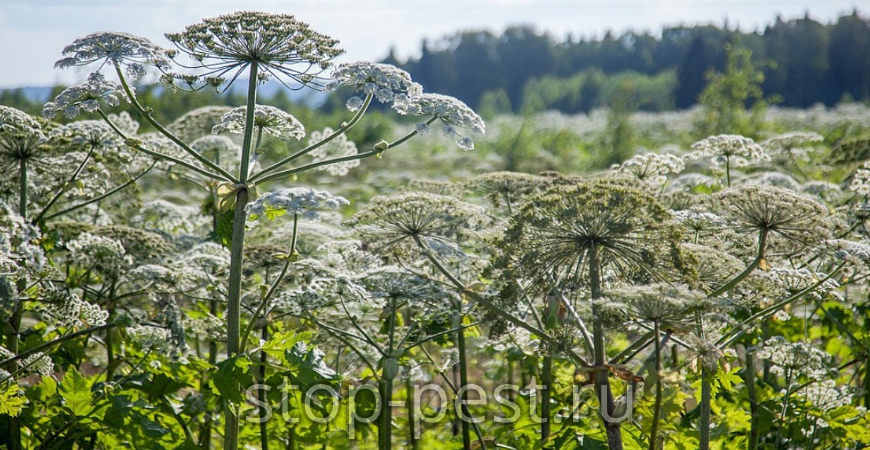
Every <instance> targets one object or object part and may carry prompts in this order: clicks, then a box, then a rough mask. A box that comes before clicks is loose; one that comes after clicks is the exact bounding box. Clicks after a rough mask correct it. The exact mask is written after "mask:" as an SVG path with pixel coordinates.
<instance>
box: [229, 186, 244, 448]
mask: <svg viewBox="0 0 870 450" xmlns="http://www.w3.org/2000/svg"><path fill="white" fill-rule="evenodd" d="M247 204H248V190H247V189H244V188H243V189H239V192H238V193H237V194H236V204H235V211H234V213H233V234H232V240H231V242H230V273H229V279H230V280H229V281H230V285H229V289H228V292H227V357H228V358H232V357H233V356H235V355H237V354H238V353H239V349H240V346H239V336H240V331H241V299H242V265H243V263H244V250H245V244H244V242H245V219H246V214H245V206H246V205H247ZM225 409H226V411H225V413H226V414H225V415H226V426H225V430H224V449H225V450H236V449H237V448H238V433H239V418H238V416H236V414H235V413H234V412H233V411H232V410H231V409H230V408H229V407H228V406H227V407H226V408H225Z"/></svg>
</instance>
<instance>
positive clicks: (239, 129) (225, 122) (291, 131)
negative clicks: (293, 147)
mask: <svg viewBox="0 0 870 450" xmlns="http://www.w3.org/2000/svg"><path fill="white" fill-rule="evenodd" d="M247 114H248V107H247V106H240V107H238V108H235V109H233V110H232V111H230V112H228V113H226V114H224V115H223V117H221V121H220V123H219V124H217V125H215V126H214V127H213V128H212V133H215V134H218V133H221V132H224V131H227V132H230V133H233V134H243V133H244V132H245V120H246V116H247ZM254 128H255V129H257V130H258V131H262V132H264V133H266V134H269V135H272V136H275V137H277V138H282V139H302V138H303V137H305V127H304V126H303V125H302V123H301V122H299V120H297V119H296V118H295V117H293V115H292V114H289V113H286V112H284V111H282V110H280V109H278V108H276V107H274V106H268V105H257V106H256V108H254Z"/></svg>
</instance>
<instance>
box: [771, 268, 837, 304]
mask: <svg viewBox="0 0 870 450" xmlns="http://www.w3.org/2000/svg"><path fill="white" fill-rule="evenodd" d="M756 276H758V277H761V278H763V279H764V280H765V284H767V285H769V287H770V289H771V290H772V291H773V292H776V294H777V296H779V297H788V296H791V295H795V294H797V293H798V292H801V291H803V290H806V289H808V288H810V287H812V286H814V285H816V284H817V283H818V282H819V281H820V280H819V278H818V274H814V273H812V272H810V271H809V270H807V269H788V268H780V267H775V268H772V269H770V270H767V271H763V272H761V273H758V274H756ZM839 287H840V284H839V283H838V282H837V281H836V280H833V279H830V280H826V281H825V282H824V283H822V284H820V285H819V286H818V287H816V288H815V289H814V290H813V291H812V292H810V293H809V294H808V295H809V296H811V297H812V298H817V299H821V298H824V297H825V296H826V295H828V294H829V293H831V292H833V291H835V290H837V289H838V288H839Z"/></svg>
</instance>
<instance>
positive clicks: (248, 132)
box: [239, 61, 259, 183]
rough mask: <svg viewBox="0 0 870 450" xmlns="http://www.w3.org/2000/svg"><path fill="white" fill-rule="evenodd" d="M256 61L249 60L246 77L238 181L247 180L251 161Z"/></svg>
mask: <svg viewBox="0 0 870 450" xmlns="http://www.w3.org/2000/svg"><path fill="white" fill-rule="evenodd" d="M258 70H259V66H258V65H257V61H252V62H251V73H250V75H249V77H250V78H248V105H247V110H246V111H245V137H244V139H243V141H242V161H241V169H240V170H239V181H241V182H242V183H244V182H246V181H248V172H249V171H250V170H249V168H248V166H249V164H250V162H251V151H252V150H253V149H252V148H251V145H252V143H253V141H254V113H256V109H257V71H258Z"/></svg>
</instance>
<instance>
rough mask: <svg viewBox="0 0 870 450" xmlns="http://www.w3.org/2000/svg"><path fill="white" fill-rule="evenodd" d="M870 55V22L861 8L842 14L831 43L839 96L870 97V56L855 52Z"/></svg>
mask: <svg viewBox="0 0 870 450" xmlns="http://www.w3.org/2000/svg"><path fill="white" fill-rule="evenodd" d="M868 54H870V24H868V22H867V20H866V19H864V18H862V17H860V16H859V15H858V12H857V11H854V12H852V14H851V15H848V16H843V17H840V18H839V19H838V20H837V24H836V25H834V27H833V28H832V29H831V42H830V45H829V46H828V59H829V60H830V68H831V77H832V79H833V81H834V84H835V85H836V87H837V96H838V99H839V98H842V97H843V96H846V95H848V96H849V97H851V98H853V99H855V100H860V101H864V100H870V59H868V58H856V57H855V55H868Z"/></svg>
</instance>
